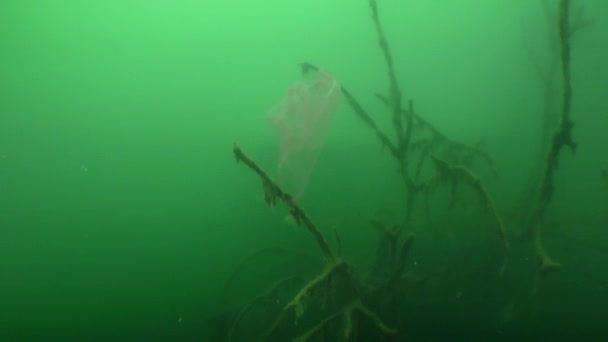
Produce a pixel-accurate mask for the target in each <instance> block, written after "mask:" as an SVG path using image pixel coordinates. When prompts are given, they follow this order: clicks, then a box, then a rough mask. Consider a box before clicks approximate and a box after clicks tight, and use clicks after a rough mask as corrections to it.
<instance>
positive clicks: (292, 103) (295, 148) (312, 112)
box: [267, 70, 342, 200]
mask: <svg viewBox="0 0 608 342" xmlns="http://www.w3.org/2000/svg"><path fill="white" fill-rule="evenodd" d="M341 98H342V91H341V89H340V85H339V84H338V82H336V80H335V79H334V78H333V76H332V75H331V74H330V73H329V72H327V71H324V70H319V71H317V72H316V73H314V74H312V76H311V77H310V78H308V79H306V80H305V81H303V82H301V83H298V84H295V85H292V86H291V87H289V88H288V90H287V96H286V98H285V99H284V100H283V101H282V102H281V103H280V104H279V105H277V106H276V107H275V108H274V109H272V110H271V111H270V112H269V113H268V115H267V117H268V120H269V121H270V123H271V124H272V126H273V127H274V128H275V129H276V131H277V133H278V134H279V138H280V148H279V159H278V164H277V168H278V177H279V179H278V181H279V183H280V184H281V186H283V187H284V188H285V190H286V191H288V192H290V193H291V194H292V195H293V196H294V198H295V199H296V200H297V199H299V198H300V197H301V196H302V195H303V194H304V191H305V190H306V187H307V185H308V181H309V179H310V176H311V174H312V171H313V169H314V167H315V164H316V162H317V158H318V156H319V153H320V152H321V148H322V147H323V143H324V141H325V138H326V137H327V132H328V130H329V126H330V124H331V121H332V118H333V116H334V114H335V113H336V111H337V110H338V107H339V106H340V100H341Z"/></svg>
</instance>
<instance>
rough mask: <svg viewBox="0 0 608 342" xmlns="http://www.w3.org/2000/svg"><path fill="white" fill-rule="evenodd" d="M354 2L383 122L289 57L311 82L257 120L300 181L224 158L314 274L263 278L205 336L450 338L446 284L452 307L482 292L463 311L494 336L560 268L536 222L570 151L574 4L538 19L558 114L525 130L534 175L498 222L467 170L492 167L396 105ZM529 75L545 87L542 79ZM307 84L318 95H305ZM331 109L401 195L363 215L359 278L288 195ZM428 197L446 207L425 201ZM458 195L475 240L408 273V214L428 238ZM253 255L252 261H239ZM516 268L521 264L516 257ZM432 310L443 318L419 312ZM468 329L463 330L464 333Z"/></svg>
mask: <svg viewBox="0 0 608 342" xmlns="http://www.w3.org/2000/svg"><path fill="white" fill-rule="evenodd" d="M368 2H369V7H370V11H371V19H372V21H373V24H374V27H375V33H376V37H377V40H378V46H379V48H380V52H381V54H382V56H383V59H384V62H385V64H386V73H387V78H388V81H389V84H388V93H387V94H380V93H378V94H376V97H377V99H378V100H379V101H380V102H381V103H383V104H384V105H386V106H387V108H389V111H390V116H389V117H388V118H378V117H377V116H375V115H374V114H373V113H371V112H369V111H368V110H366V108H365V106H364V105H363V104H362V103H361V102H360V101H359V100H358V99H357V97H356V95H355V94H354V93H352V92H351V91H350V90H349V88H348V85H347V84H343V83H338V80H335V79H334V78H333V76H331V75H330V74H328V73H327V71H325V70H324V69H323V68H321V67H319V66H317V65H315V64H313V63H312V62H303V63H301V64H300V65H299V66H300V69H301V71H302V74H303V75H306V76H308V77H311V79H312V80H313V81H312V83H306V84H305V85H304V86H303V87H304V88H297V89H292V90H290V93H289V94H288V100H287V103H286V104H283V105H282V107H280V108H279V109H277V110H276V111H274V112H273V113H274V117H273V118H272V119H271V121H272V122H273V124H274V126H275V127H276V128H277V129H278V130H279V133H280V134H281V147H280V150H281V152H280V157H279V166H278V167H279V170H283V171H285V172H288V171H289V170H288V167H292V166H293V165H295V164H297V163H298V159H297V157H295V156H296V152H297V153H308V155H307V157H306V158H308V159H304V161H302V160H303V159H301V160H300V162H301V163H303V165H305V166H304V167H296V168H297V169H298V170H299V171H302V170H303V171H302V173H301V174H299V175H294V174H291V175H290V176H295V177H296V180H295V181H294V183H295V184H294V183H292V185H286V184H285V183H284V182H283V181H282V180H274V179H273V178H272V177H271V176H270V175H269V173H268V171H267V170H265V169H264V168H263V167H262V166H260V164H259V163H258V162H256V160H255V157H254V156H251V155H249V154H248V153H247V152H246V150H247V149H246V147H243V146H240V145H239V144H237V143H235V144H234V145H233V151H232V152H233V154H234V157H235V158H236V161H237V162H238V163H239V164H240V165H243V166H244V169H245V170H247V171H249V172H251V173H253V174H254V176H255V177H256V178H258V179H259V181H261V184H262V189H263V193H264V199H265V203H266V204H267V205H268V206H270V207H274V206H278V205H283V206H286V207H287V210H288V212H289V215H290V216H291V218H292V219H293V221H295V223H296V224H298V225H299V226H301V227H303V228H304V229H306V231H307V232H308V233H309V235H310V237H311V238H312V240H313V241H314V242H315V243H316V246H318V248H319V252H320V253H321V256H322V257H323V266H322V269H320V270H319V273H318V274H317V275H316V276H314V277H311V278H309V277H305V276H302V275H299V274H297V273H298V270H292V271H293V272H294V273H295V275H293V276H289V277H285V278H283V279H276V281H275V282H274V285H272V286H271V287H270V288H269V289H268V290H267V291H266V292H264V293H262V294H260V295H259V296H257V297H256V298H253V299H252V300H251V301H249V302H247V303H244V304H241V305H238V306H236V307H234V308H232V309H230V310H227V311H226V312H224V313H222V314H220V315H218V316H217V317H215V318H214V319H213V320H212V322H211V324H212V325H213V326H214V327H215V330H216V331H217V336H216V339H218V340H222V341H298V342H304V341H403V340H407V339H410V338H411V339H415V337H416V334H417V333H419V332H421V331H425V332H428V331H433V330H434V329H433V327H432V325H433V323H432V322H426V325H425V323H424V322H423V323H421V320H423V319H424V318H421V317H426V318H428V317H435V318H436V319H437V320H443V319H446V318H448V317H451V318H449V320H451V322H453V326H449V327H443V329H438V328H435V330H441V331H438V332H437V335H436V336H435V338H441V337H443V338H446V337H447V336H450V335H449V334H450V333H449V332H448V331H451V332H453V331H454V330H458V329H464V330H466V329H467V328H465V327H459V326H458V325H459V324H460V323H459V322H461V321H463V319H461V318H459V317H458V315H459V314H458V312H460V311H458V304H453V303H448V302H446V301H447V298H451V297H449V296H448V295H447V294H446V293H447V292H448V291H453V290H454V287H457V288H461V289H462V290H458V291H456V292H457V295H456V299H459V298H460V297H462V296H463V293H464V292H467V293H470V292H473V293H484V294H485V295H486V297H485V298H493V302H488V301H487V300H484V299H479V302H478V303H476V304H475V305H477V307H478V308H483V312H485V313H488V314H487V315H484V316H483V317H478V318H477V319H478V321H479V326H478V327H475V329H476V330H478V331H480V334H481V335H480V336H485V337H486V338H498V337H500V334H501V333H502V332H503V330H504V329H507V328H508V327H509V325H510V324H513V322H516V321H517V320H525V319H527V318H529V317H531V316H532V315H533V314H534V312H535V311H536V310H538V308H537V306H538V305H539V304H538V300H537V299H538V298H539V297H540V296H541V295H542V290H543V287H542V284H543V283H544V282H545V281H550V280H549V279H552V278H551V276H552V275H553V274H555V273H557V272H560V269H561V268H562V267H563V266H562V263H561V260H557V259H556V258H554V257H552V250H551V249H550V248H549V247H548V246H547V244H546V241H545V239H546V236H545V235H546V234H547V232H548V231H550V229H551V228H552V227H553V226H554V225H552V224H551V223H550V220H549V219H548V208H549V206H550V204H551V203H552V201H553V199H554V193H555V191H556V182H555V177H556V174H557V173H558V172H559V160H560V156H561V154H562V152H564V150H569V151H571V152H572V153H574V152H575V151H576V150H577V149H578V148H579V146H578V144H577V142H576V141H575V140H574V138H573V132H574V130H575V117H574V116H573V113H572V101H573V99H574V98H575V95H576V92H575V89H573V85H572V81H571V74H572V73H573V72H575V70H574V69H573V68H572V62H571V61H572V48H571V40H572V37H573V36H574V34H575V33H579V32H581V29H583V28H585V27H587V26H588V25H589V24H590V22H589V21H588V20H587V19H586V18H585V17H584V16H583V12H582V9H581V8H574V5H573V4H574V1H573V0H560V1H559V4H558V7H557V13H556V16H555V21H554V22H552V24H553V25H554V27H553V28H554V29H555V32H556V37H557V40H558V41H557V43H558V44H556V47H557V50H556V51H555V53H556V54H555V56H556V58H557V59H558V63H557V64H556V69H555V70H554V71H550V72H555V73H556V75H557V77H551V79H552V80H553V81H551V82H549V83H550V84H549V83H547V87H551V88H553V87H555V85H556V84H557V85H558V86H559V87H560V91H559V103H560V105H559V111H558V112H557V113H556V115H555V116H553V117H549V116H547V114H546V113H545V117H544V119H543V120H546V121H547V122H546V124H545V125H543V128H542V129H543V130H544V131H546V132H539V135H540V136H543V137H545V138H546V139H547V140H546V141H544V142H543V146H544V148H543V150H542V155H541V156H539V158H538V161H537V166H536V170H537V171H536V173H535V174H533V175H530V179H531V181H530V186H529V187H527V188H526V191H525V194H524V195H523V196H522V197H523V198H524V199H522V205H521V209H520V210H518V212H517V213H516V214H512V215H513V216H514V217H505V215H504V211H501V210H500V208H499V206H498V204H497V201H496V200H495V196H496V195H494V194H492V192H491V191H489V189H488V187H487V185H486V184H485V180H484V178H483V177H481V176H480V175H479V174H480V171H479V170H480V169H481V170H482V171H481V172H486V173H487V174H490V175H496V174H497V173H498V170H497V166H496V163H495V161H494V158H493V157H492V156H491V155H490V154H489V153H488V152H486V151H484V150H483V148H481V147H480V146H477V145H469V144H467V143H464V142H461V141H458V140H455V139H452V138H450V137H449V136H447V135H446V134H445V133H443V132H441V131H440V130H439V129H438V128H437V127H435V126H434V125H433V124H432V123H430V122H429V121H427V120H426V119H425V115H424V113H422V112H419V111H418V109H417V108H416V105H415V101H414V100H413V99H409V100H408V99H404V98H403V95H402V94H403V92H402V89H401V84H400V81H399V78H398V77H397V73H396V71H395V68H396V66H395V60H394V58H393V55H392V53H391V48H390V43H389V41H388V39H387V37H386V36H385V33H384V29H383V26H382V21H381V17H380V15H379V8H378V4H377V2H376V1H375V0H369V1H368ZM540 77H542V78H544V79H547V80H548V79H550V78H549V76H548V75H547V74H542V75H540ZM315 86H317V87H320V88H321V89H317V90H316V91H318V92H317V93H314V94H313V90H314V89H313V87H315ZM549 93H550V92H549ZM340 102H341V103H342V105H348V106H349V109H350V111H351V112H352V113H353V114H354V115H355V116H356V117H357V118H358V119H360V121H361V122H362V123H363V124H364V125H365V126H366V128H367V130H368V131H369V132H370V133H371V136H372V137H375V138H376V139H377V140H378V141H379V142H380V144H381V145H382V146H383V147H384V149H383V150H384V151H385V153H386V155H387V156H388V157H389V158H392V160H393V161H394V162H395V163H396V165H397V168H398V171H399V178H400V181H401V182H402V184H401V185H399V186H400V188H401V189H402V192H403V198H404V205H403V207H402V208H401V214H402V217H401V218H400V219H398V220H396V221H387V220H386V219H385V218H380V219H370V220H369V224H370V226H371V227H372V228H373V229H375V231H376V232H377V233H378V241H377V253H376V256H375V260H374V261H373V267H372V269H371V271H369V272H367V273H366V274H361V272H359V270H358V269H356V268H355V267H354V265H353V264H351V263H350V262H349V261H348V260H346V259H345V258H344V257H343V254H342V248H343V246H342V242H341V238H340V236H339V233H338V232H337V231H336V230H333V231H331V233H332V236H331V237H328V236H326V234H327V230H325V229H321V228H320V227H319V226H318V225H317V223H315V221H314V219H313V217H312V216H311V215H309V213H308V212H307V211H306V210H305V208H303V207H302V205H301V204H300V201H299V200H298V199H299V198H300V196H301V195H302V193H303V191H304V189H305V187H306V184H307V182H308V177H309V175H310V172H312V169H313V166H314V163H315V161H316V156H317V154H318V152H319V149H320V145H321V143H322V141H323V139H324V137H325V135H326V134H327V129H328V127H329V126H328V125H329V122H330V121H331V116H332V115H333V113H334V112H335V110H336V108H337V106H338V105H339V104H340ZM382 119H388V120H390V127H391V129H392V131H391V132H387V131H384V130H383V129H381V127H382V126H381V125H379V124H378V123H377V122H378V120H382ZM315 130H318V131H315ZM580 148H581V149H582V148H585V146H580ZM292 163H293V165H292ZM596 172H597V171H596ZM600 173H601V177H602V178H603V179H604V180H605V181H606V183H607V184H608V169H601V172H600ZM279 174H281V172H279ZM292 191H295V192H292ZM437 194H442V195H444V196H446V197H447V198H448V200H447V201H441V200H438V197H437ZM461 198H466V199H467V201H469V202H471V203H474V205H475V206H476V207H477V209H478V210H477V214H476V215H477V217H476V218H474V219H472V220H471V221H470V222H473V223H472V225H473V227H471V228H470V230H471V231H472V232H473V233H472V236H474V237H475V238H474V239H471V241H468V243H466V244H463V245H461V246H462V249H461V250H460V251H458V253H454V254H453V255H451V256H450V257H449V258H446V260H443V261H442V262H440V263H439V265H438V266H437V267H436V268H435V269H433V270H427V271H425V272H420V271H418V270H414V269H413V267H412V265H413V262H412V260H410V256H411V253H412V250H413V248H415V247H416V242H417V236H416V235H415V234H414V233H413V232H412V229H411V228H410V227H411V226H412V225H414V216H418V215H421V216H423V217H426V219H427V222H428V226H429V227H428V229H431V226H437V225H438V224H430V223H431V222H433V220H434V219H433V214H432V212H433V208H437V207H443V208H444V209H445V206H447V209H448V211H449V212H451V213H454V212H456V211H458V208H459V207H458V206H459V204H458V203H459V199H461ZM455 215H456V214H455ZM456 216H457V215H456ZM515 222H517V227H515ZM416 224H419V223H416ZM439 226H440V227H439V228H438V229H439V230H440V232H439V234H446V235H449V236H451V237H452V238H453V239H456V240H458V238H454V236H458V235H459V234H461V233H462V232H458V231H455V230H454V229H453V227H452V226H451V225H450V224H448V223H446V222H442V223H440V224H439ZM511 226H513V227H511ZM462 234H463V233H462ZM260 248H264V246H260ZM258 255H259V254H255V255H252V256H251V257H250V258H249V259H248V260H251V259H253V258H256V257H257V256H258ZM529 259H531V260H532V262H531V263H528V262H527V261H528V260H529ZM248 260H246V261H245V263H246V262H247V261H248ZM530 265H532V266H531V267H530ZM240 269H241V268H239V270H237V271H235V274H236V273H238V272H239V271H240ZM522 274H526V275H527V276H528V280H527V281H521V280H517V281H512V279H513V278H516V277H517V278H518V279H520V277H521V275H522ZM236 278H237V277H236V276H233V277H231V280H230V281H231V282H233V281H236V280H235V279H236ZM455 284H456V285H455ZM446 287H450V289H447V288H446ZM480 298H483V296H480ZM439 303H441V305H443V307H446V308H448V309H446V311H445V312H434V313H430V312H428V311H430V310H431V309H430V308H431V307H438V306H439ZM427 306H428V307H429V308H428V309H427V308H426V307H427ZM480 310H482V309H480ZM489 312H495V313H496V314H489ZM469 329H470V330H474V328H473V327H469ZM443 334H445V335H443ZM484 334H485V335H484ZM427 337H428V336H427Z"/></svg>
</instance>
